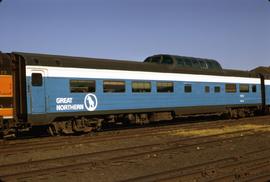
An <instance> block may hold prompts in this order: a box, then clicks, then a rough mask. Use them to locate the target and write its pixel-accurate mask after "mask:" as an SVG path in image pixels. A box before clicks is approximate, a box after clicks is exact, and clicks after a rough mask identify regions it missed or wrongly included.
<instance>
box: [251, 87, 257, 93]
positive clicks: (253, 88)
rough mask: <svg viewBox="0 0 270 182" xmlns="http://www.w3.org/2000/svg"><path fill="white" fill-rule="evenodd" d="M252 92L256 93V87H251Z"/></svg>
mask: <svg viewBox="0 0 270 182" xmlns="http://www.w3.org/2000/svg"><path fill="white" fill-rule="evenodd" d="M252 92H253V93H255V92H257V86H256V85H252Z"/></svg>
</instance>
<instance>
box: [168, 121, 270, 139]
mask: <svg viewBox="0 0 270 182" xmlns="http://www.w3.org/2000/svg"><path fill="white" fill-rule="evenodd" d="M249 129H252V130H253V131H254V132H266V131H269V132H270V125H259V124H244V125H235V126H224V127H221V128H209V129H207V128H206V129H178V130H174V131H170V132H169V135H176V136H184V137H187V136H210V135H218V134H223V133H230V132H236V131H239V132H241V131H244V130H249Z"/></svg>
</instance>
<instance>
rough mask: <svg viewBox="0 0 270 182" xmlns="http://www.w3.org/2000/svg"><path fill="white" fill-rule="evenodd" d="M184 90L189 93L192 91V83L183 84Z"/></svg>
mask: <svg viewBox="0 0 270 182" xmlns="http://www.w3.org/2000/svg"><path fill="white" fill-rule="evenodd" d="M184 89H185V92H186V93H191V92H192V85H191V84H185V87H184Z"/></svg>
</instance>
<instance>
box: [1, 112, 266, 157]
mask: <svg viewBox="0 0 270 182" xmlns="http://www.w3.org/2000/svg"><path fill="white" fill-rule="evenodd" d="M265 119H269V117H265V116H264V117H257V120H254V118H245V119H244V120H240V121H239V120H238V121H237V122H234V121H228V120H225V121H215V122H203V123H196V124H194V123H193V124H179V125H173V126H165V127H154V128H139V129H134V130H133V129H131V130H128V131H126V132H122V133H121V132H120V133H117V134H114V135H113V136H111V135H102V136H72V137H71V136H67V137H60V138H58V137H52V138H53V139H50V140H45V141H30V142H27V141H26V142H20V143H13V142H11V143H5V144H2V145H0V153H1V155H11V154H14V153H21V152H27V151H31V150H46V149H59V148H61V147H65V146H71V145H78V144H88V143H93V142H94V143H96V142H105V141H112V140H122V139H129V138H134V137H146V136H158V135H163V134H164V132H167V131H174V130H178V129H183V130H184V129H205V128H206V127H207V129H211V128H220V127H222V125H221V124H222V122H224V124H225V123H226V126H234V125H239V124H244V123H249V124H258V123H259V124H261V123H263V124H264V123H265ZM269 120H270V119H269Z"/></svg>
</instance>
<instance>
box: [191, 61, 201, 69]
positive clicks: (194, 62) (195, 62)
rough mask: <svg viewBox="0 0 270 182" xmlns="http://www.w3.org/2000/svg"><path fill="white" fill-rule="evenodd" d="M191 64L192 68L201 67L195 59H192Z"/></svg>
mask: <svg viewBox="0 0 270 182" xmlns="http://www.w3.org/2000/svg"><path fill="white" fill-rule="evenodd" d="M192 64H193V66H192V67H193V68H201V65H200V63H199V62H198V61H197V60H193V61H192Z"/></svg>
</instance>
